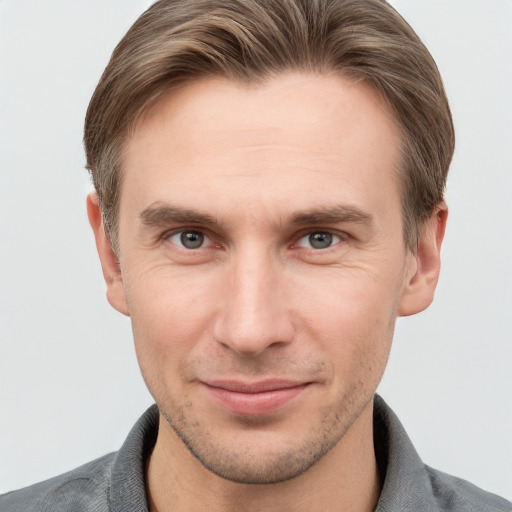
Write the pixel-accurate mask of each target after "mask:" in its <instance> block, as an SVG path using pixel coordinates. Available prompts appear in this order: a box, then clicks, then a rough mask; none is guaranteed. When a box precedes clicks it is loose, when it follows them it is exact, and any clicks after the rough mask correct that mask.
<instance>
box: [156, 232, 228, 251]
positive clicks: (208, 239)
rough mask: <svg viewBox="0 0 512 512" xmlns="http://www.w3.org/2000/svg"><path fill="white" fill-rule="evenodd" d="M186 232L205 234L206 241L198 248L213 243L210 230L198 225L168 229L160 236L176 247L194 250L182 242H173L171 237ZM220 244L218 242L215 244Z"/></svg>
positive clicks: (162, 239) (163, 240)
mask: <svg viewBox="0 0 512 512" xmlns="http://www.w3.org/2000/svg"><path fill="white" fill-rule="evenodd" d="M186 232H196V233H201V235H203V236H204V239H205V243H204V244H203V245H202V246H201V247H199V248H198V249H204V248H206V247H208V246H211V245H212V244H213V241H212V236H211V234H210V233H208V230H205V229H203V228H200V227H198V226H180V227H177V228H174V229H168V230H167V231H165V232H164V233H162V235H161V236H160V241H162V242H170V243H171V244H172V245H175V246H176V247H179V248H180V249H185V250H187V251H192V250H193V249H188V248H187V247H184V246H183V245H181V244H177V243H175V242H171V238H172V237H173V236H175V235H180V234H182V233H186ZM215 245H218V244H215Z"/></svg>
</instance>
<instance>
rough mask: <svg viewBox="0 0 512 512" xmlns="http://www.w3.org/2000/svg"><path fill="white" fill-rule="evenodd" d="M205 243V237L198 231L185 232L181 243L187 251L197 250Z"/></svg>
mask: <svg viewBox="0 0 512 512" xmlns="http://www.w3.org/2000/svg"><path fill="white" fill-rule="evenodd" d="M203 242H204V236H203V235H202V234H201V233H198V232H197V231H185V232H183V233H182V234H181V243H182V244H183V247H186V248H187V249H197V248H198V247H201V245H203Z"/></svg>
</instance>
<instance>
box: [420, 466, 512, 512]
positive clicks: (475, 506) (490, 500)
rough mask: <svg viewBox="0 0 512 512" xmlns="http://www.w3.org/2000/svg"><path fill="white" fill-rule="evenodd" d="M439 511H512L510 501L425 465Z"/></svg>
mask: <svg viewBox="0 0 512 512" xmlns="http://www.w3.org/2000/svg"><path fill="white" fill-rule="evenodd" d="M425 469H426V471H427V473H428V476H429V478H430V482H431V486H432V493H433V495H434V496H435V499H436V503H437V504H438V506H439V510H441V511H447V512H448V511H450V512H452V511H453V512H455V511H461V512H462V511H464V512H512V503H511V502H509V501H507V500H505V499H504V498H501V497H499V496H497V495H496V494H492V493H489V492H486V491H484V490H482V489H480V488H479V487H477V486H476V485H473V484H471V483H470V482H467V481H466V480H463V479H462V478H457V477H455V476H451V475H448V474H446V473H443V472H442V471H438V470H436V469H432V468H431V467H429V466H425Z"/></svg>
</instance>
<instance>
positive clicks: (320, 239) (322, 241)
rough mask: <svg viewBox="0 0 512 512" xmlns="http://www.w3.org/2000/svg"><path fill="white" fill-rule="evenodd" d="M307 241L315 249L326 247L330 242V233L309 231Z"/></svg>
mask: <svg viewBox="0 0 512 512" xmlns="http://www.w3.org/2000/svg"><path fill="white" fill-rule="evenodd" d="M309 243H310V244H311V247H314V248H315V249H326V248H327V247H329V246H330V245H331V244H332V235H331V234H330V233H311V235H309Z"/></svg>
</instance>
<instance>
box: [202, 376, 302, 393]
mask: <svg viewBox="0 0 512 512" xmlns="http://www.w3.org/2000/svg"><path fill="white" fill-rule="evenodd" d="M203 383H204V384H206V385H207V386H210V387H214V388H221V389H225V390H226V391H233V392H236V393H263V392H265V391H276V390H280V389H288V388H295V387H298V386H303V385H305V384H309V383H308V382H305V381H296V380H287V379H265V380H260V381H257V382H247V381H242V380H235V379H234V380H231V379H229V380H228V379H225V380H208V381H203Z"/></svg>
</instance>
